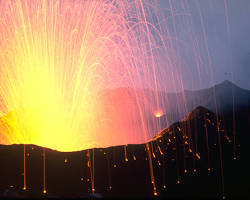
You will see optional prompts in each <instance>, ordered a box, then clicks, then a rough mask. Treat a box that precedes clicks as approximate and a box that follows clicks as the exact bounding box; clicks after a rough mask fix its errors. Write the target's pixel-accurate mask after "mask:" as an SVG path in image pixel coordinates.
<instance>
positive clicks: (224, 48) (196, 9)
mask: <svg viewBox="0 0 250 200" xmlns="http://www.w3.org/2000/svg"><path fill="white" fill-rule="evenodd" d="M171 2H172V8H173V11H174V15H175V17H174V18H175V19H174V20H173V18H172V16H171V14H169V13H170V11H169V8H170V3H171ZM171 2H170V1H169V0H159V3H160V5H161V8H162V9H163V11H164V13H165V15H166V17H168V19H167V20H168V24H169V27H170V29H171V25H173V22H175V26H176V30H177V37H178V39H179V40H183V41H185V42H186V43H187V44H188V45H190V46H192V44H191V43H193V42H194V39H193V38H196V39H197V41H198V44H199V45H198V48H197V49H196V50H195V51H192V50H191V49H190V48H189V47H183V48H182V44H180V43H179V44H178V46H179V48H180V49H181V50H180V55H181V59H182V62H183V63H185V64H179V66H177V68H178V67H179V69H177V70H178V72H180V71H181V73H182V74H183V75H182V76H183V83H184V85H185V88H186V89H198V88H204V87H209V86H211V85H213V83H219V82H221V81H223V80H225V79H227V80H232V81H233V82H234V83H236V84H237V85H239V86H241V87H243V88H247V89H250V39H249V37H250V0H225V1H224V0H179V1H175V0H172V1H171ZM225 2H226V4H225ZM226 8H227V9H226ZM227 13H228V15H227ZM181 15H182V16H181ZM227 16H228V18H227ZM227 19H228V23H227ZM202 24H203V25H202ZM228 30H229V31H228ZM190 33H191V36H190ZM173 35H174V32H173ZM206 44H208V51H207V48H206V47H207V46H206ZM194 52H195V53H197V52H199V54H200V58H201V60H200V61H199V66H198V68H199V74H200V75H199V77H200V78H197V75H198V72H197V63H194V60H195V59H197V57H194ZM209 56H210V57H209ZM209 58H210V59H209ZM209 60H210V61H211V63H209ZM211 71H212V72H211ZM211 74H212V76H210V75H211ZM211 77H212V78H211ZM191 79H192V81H190V80H191ZM211 79H214V81H213V80H211Z"/></svg>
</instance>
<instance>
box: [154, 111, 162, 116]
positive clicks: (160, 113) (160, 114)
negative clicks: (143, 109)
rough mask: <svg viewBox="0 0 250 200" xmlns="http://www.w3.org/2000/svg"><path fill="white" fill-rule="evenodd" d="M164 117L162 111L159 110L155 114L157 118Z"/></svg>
mask: <svg viewBox="0 0 250 200" xmlns="http://www.w3.org/2000/svg"><path fill="white" fill-rule="evenodd" d="M162 115H163V112H162V110H159V111H157V112H156V113H155V117H157V118H158V117H161V116H162Z"/></svg>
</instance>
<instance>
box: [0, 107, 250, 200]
mask: <svg viewBox="0 0 250 200" xmlns="http://www.w3.org/2000/svg"><path fill="white" fill-rule="evenodd" d="M233 114H234V115H233ZM249 114H250V112H249V109H243V110H237V112H234V113H232V112H228V113H224V114H223V115H220V117H219V118H217V117H216V115H215V114H214V113H213V112H211V111H209V110H207V109H206V108H204V107H201V106H199V107H197V108H196V109H194V110H193V111H192V112H191V113H189V114H188V115H187V116H186V118H185V120H184V121H182V122H177V123H175V124H173V125H171V126H170V127H168V128H167V129H165V130H163V131H162V132H161V133H160V134H159V135H158V136H156V137H155V138H154V139H153V140H152V141H151V142H150V143H148V147H149V150H150V154H148V153H147V145H146V144H137V145H136V144H135V145H127V146H115V147H110V148H104V149H91V150H85V151H80V152H72V153H62V152H57V151H53V150H50V149H45V154H46V156H45V161H46V164H45V166H46V167H45V173H46V192H47V193H46V194H43V190H44V183H43V180H44V178H43V172H44V168H43V148H41V147H38V146H34V145H26V177H27V190H25V191H24V190H23V178H24V176H23V149H24V146H23V145H11V146H4V145H1V146H0V159H1V164H0V178H1V179H0V197H1V198H3V197H5V198H6V197H14V198H28V197H31V198H41V197H46V198H53V197H54V198H62V197H68V198H80V197H96V198H98V197H107V198H110V197H116V198H139V197H141V198H142V197H146V198H153V197H154V193H153V184H152V183H151V179H150V167H149V166H150V165H149V160H150V157H151V158H152V163H153V171H154V178H155V184H156V190H157V193H158V195H157V197H161V198H163V197H168V198H185V199H186V198H192V199H193V198H197V199H200V198H203V199H204V198H209V199H210V198H214V199H220V198H222V194H223V188H222V173H221V164H222V165H223V175H224V194H225V196H226V197H227V198H228V199H232V198H234V199H237V198H249V196H248V195H249V189H250V184H249V181H250V173H249V171H250V168H249V167H250V166H249V164H248V158H249V153H248V152H249V130H250V115H249ZM233 119H234V120H233ZM234 130H235V132H234ZM234 133H235V139H236V140H235V146H234V145H233V144H234V137H233V135H234ZM220 143H221V145H219V144H220ZM234 147H235V152H236V158H235V159H234V151H233V149H234ZM220 148H221V150H222V154H221V156H220ZM221 158H222V160H221ZM221 161H222V162H221ZM209 168H210V169H209ZM91 180H92V181H91ZM93 183H94V184H93ZM92 185H94V186H93V188H94V189H95V191H94V193H93V194H92Z"/></svg>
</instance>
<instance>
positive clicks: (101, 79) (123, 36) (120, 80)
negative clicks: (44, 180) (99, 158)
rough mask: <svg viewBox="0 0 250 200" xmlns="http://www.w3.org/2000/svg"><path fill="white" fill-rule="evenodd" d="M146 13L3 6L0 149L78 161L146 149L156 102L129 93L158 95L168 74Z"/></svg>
mask: <svg viewBox="0 0 250 200" xmlns="http://www.w3.org/2000/svg"><path fill="white" fill-rule="evenodd" d="M154 3H156V2H147V3H146V4H145V3H143V2H142V1H116V2H114V1H32V2H28V1H1V2H0V30H1V31H0V41H1V42H0V49H1V55H0V60H1V63H0V74H1V78H0V100H1V106H0V116H1V119H0V122H1V123H0V131H1V141H2V142H1V143H3V144H13V143H17V144H20V143H23V144H36V145H39V146H43V147H48V148H52V149H56V150H59V151H77V150H83V149H87V148H93V147H106V146H112V145H117V144H127V143H141V142H145V141H147V140H149V139H151V137H152V133H157V132H158V129H159V127H158V125H157V124H158V123H157V122H158V121H157V119H156V118H155V116H154V115H155V111H156V110H161V109H162V106H163V103H162V102H163V100H162V98H161V96H160V95H159V94H158V93H156V92H152V91H149V90H141V91H140V90H138V89H136V88H151V89H153V90H155V91H157V89H158V88H159V84H160V81H161V80H162V77H163V76H164V75H165V74H164V73H166V72H165V71H166V70H162V69H161V62H162V61H161V60H160V56H159V55H160V50H159V46H161V47H162V49H164V48H165V47H164V46H165V43H164V42H163V39H162V36H161V30H160V29H159V28H157V27H155V26H154V25H153V23H152V22H153V21H154V22H155V21H157V20H159V16H158V15H157V13H156V12H155V11H154V9H155V7H154V6H153V5H154ZM168 63H169V66H168V67H169V71H171V68H172V65H171V60H169V61H168ZM125 86H126V87H129V88H120V89H116V88H118V87H125ZM165 103H166V102H165Z"/></svg>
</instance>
